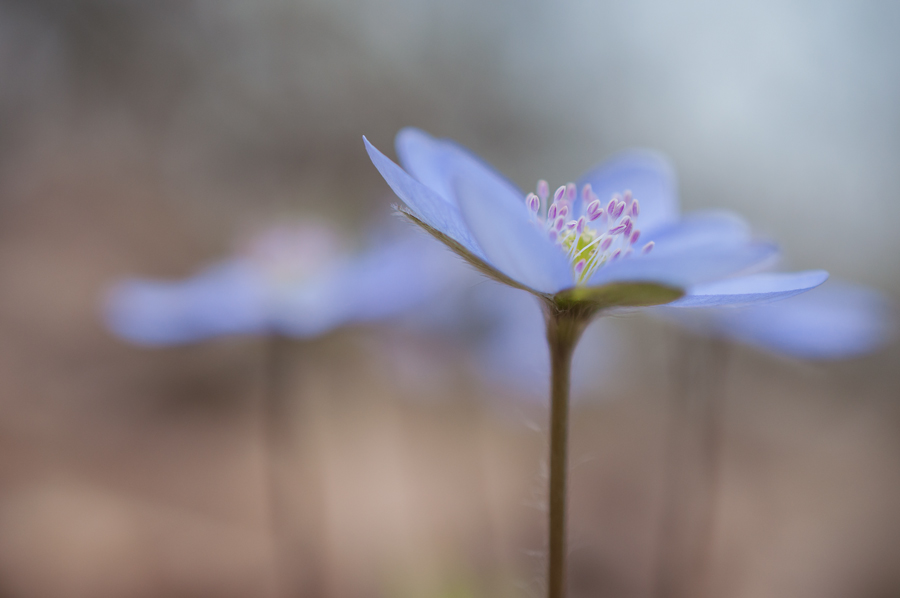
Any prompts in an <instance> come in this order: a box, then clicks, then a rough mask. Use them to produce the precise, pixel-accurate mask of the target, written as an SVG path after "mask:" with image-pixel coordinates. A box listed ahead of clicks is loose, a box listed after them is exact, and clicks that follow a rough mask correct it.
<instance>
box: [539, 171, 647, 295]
mask: <svg viewBox="0 0 900 598" xmlns="http://www.w3.org/2000/svg"><path fill="white" fill-rule="evenodd" d="M536 191H537V193H529V194H528V197H526V198H525V205H526V206H527V207H528V210H529V211H530V213H531V215H532V218H533V219H534V222H535V224H536V225H537V226H540V227H541V228H542V229H543V230H545V231H546V233H547V235H548V237H549V238H550V240H551V241H553V243H555V244H556V245H557V246H558V247H559V248H560V249H562V250H563V251H565V253H566V255H567V256H568V257H569V260H570V261H571V263H572V271H573V272H574V274H575V282H576V283H577V284H583V283H585V282H586V281H588V280H590V278H591V275H592V274H593V273H594V272H596V271H597V269H598V268H600V267H601V266H603V264H606V263H607V262H612V261H615V260H618V259H624V258H627V257H629V256H631V255H632V254H633V253H634V246H635V244H636V243H637V242H638V240H639V239H640V237H641V231H640V230H638V228H637V226H636V225H637V220H638V216H640V213H641V207H640V205H639V204H638V201H637V200H636V199H635V198H634V197H633V196H632V194H631V191H628V190H626V191H624V192H623V193H621V194H619V193H616V194H615V195H613V196H612V198H611V199H610V200H609V201H608V202H607V203H606V205H603V202H602V201H601V200H600V198H599V197H597V194H596V193H594V190H593V189H591V185H590V184H587V185H585V186H584V187H582V189H581V200H582V201H581V205H580V208H581V209H580V211H581V213H579V214H575V213H574V210H575V207H574V206H575V199H576V198H577V197H578V187H577V186H576V185H575V183H568V184H567V185H563V186H561V187H560V188H559V189H557V190H556V192H555V193H554V194H553V198H552V200H551V201H549V202H548V199H550V186H549V185H548V184H547V181H545V180H543V179H541V180H540V181H538V184H537V189H536ZM544 206H546V209H544ZM652 249H653V241H650V242H649V243H647V244H645V245H644V246H643V247H642V248H641V249H640V253H642V254H645V253H648V252H649V251H650V250H652Z"/></svg>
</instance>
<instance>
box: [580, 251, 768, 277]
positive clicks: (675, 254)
mask: <svg viewBox="0 0 900 598" xmlns="http://www.w3.org/2000/svg"><path fill="white" fill-rule="evenodd" d="M777 255H778V247H777V246H776V245H774V244H772V243H768V242H761V241H753V242H721V243H710V244H707V245H698V246H693V247H687V248H685V249H683V250H681V251H668V252H661V253H660V254H657V253H656V250H655V249H654V250H653V252H651V253H650V254H648V255H641V256H633V257H630V258H624V259H621V260H618V261H615V262H613V263H611V264H606V265H604V266H602V267H601V268H599V269H598V270H597V272H595V273H594V275H593V276H592V277H591V279H590V281H589V282H588V286H601V285H605V284H608V283H611V282H638V281H647V282H657V283H661V284H664V285H670V286H675V287H680V288H689V287H691V286H693V285H696V284H700V283H703V282H709V281H712V280H717V279H720V278H724V277H726V276H730V275H733V274H735V273H737V272H741V271H746V270H748V269H750V268H752V267H754V266H758V265H759V264H761V263H767V262H769V261H771V260H772V259H773V258H774V257H776V256H777Z"/></svg>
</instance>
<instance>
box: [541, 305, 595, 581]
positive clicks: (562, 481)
mask: <svg viewBox="0 0 900 598" xmlns="http://www.w3.org/2000/svg"><path fill="white" fill-rule="evenodd" d="M586 324H587V319H586V318H585V317H583V316H581V315H578V314H574V313H572V312H567V311H563V312H560V311H556V310H552V309H548V311H547V342H548V344H549V346H550V499H549V507H550V508H549V536H550V541H549V558H548V563H547V596H548V598H563V597H564V596H565V595H566V478H567V474H568V463H567V461H568V441H569V378H570V374H571V369H572V354H573V353H574V352H575V346H576V345H577V344H578V339H579V337H580V336H581V333H582V331H583V330H584V327H585V325H586Z"/></svg>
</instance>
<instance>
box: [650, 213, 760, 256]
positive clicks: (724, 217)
mask: <svg viewBox="0 0 900 598" xmlns="http://www.w3.org/2000/svg"><path fill="white" fill-rule="evenodd" d="M751 238H752V237H751V230H750V227H749V225H748V224H747V223H746V222H745V221H744V219H743V218H741V217H740V216H739V215H737V214H734V213H732V212H727V211H702V212H693V213H690V214H686V215H685V216H684V217H683V218H681V219H680V220H679V221H678V222H675V223H671V224H669V225H667V226H664V227H663V228H662V229H660V230H659V231H657V232H656V233H654V234H652V235H642V239H646V240H647V241H653V243H654V247H653V253H654V254H655V255H663V254H666V253H673V254H674V253H679V252H683V251H687V250H690V249H695V248H697V247H711V246H714V245H723V244H724V245H733V244H736V243H745V242H748V241H750V239H751Z"/></svg>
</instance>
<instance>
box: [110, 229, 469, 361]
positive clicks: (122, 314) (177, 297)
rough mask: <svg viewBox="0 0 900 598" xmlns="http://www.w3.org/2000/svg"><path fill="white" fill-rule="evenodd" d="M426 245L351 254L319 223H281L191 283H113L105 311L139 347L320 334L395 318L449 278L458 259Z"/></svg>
mask: <svg viewBox="0 0 900 598" xmlns="http://www.w3.org/2000/svg"><path fill="white" fill-rule="evenodd" d="M433 245H434V244H433V243H430V242H428V241H427V239H424V238H422V236H420V235H415V236H412V235H410V236H408V238H402V239H400V240H398V241H394V242H391V243H389V244H382V245H379V246H375V247H373V248H371V249H370V250H368V251H366V252H363V253H359V254H356V255H352V254H349V253H347V252H346V251H344V249H343V248H344V247H345V246H346V244H345V243H343V242H342V240H341V239H339V238H338V236H337V235H336V234H335V232H334V231H333V230H331V229H330V228H328V227H326V226H324V225H322V224H316V223H305V224H301V225H298V226H293V227H288V226H280V227H276V228H274V229H271V230H269V231H268V232H266V233H265V234H263V235H261V236H259V237H257V238H255V239H253V240H252V241H251V242H250V243H249V244H248V246H247V247H246V248H244V250H242V251H241V252H239V254H238V255H237V256H235V257H232V258H231V259H228V260H226V261H223V262H221V263H218V264H215V265H212V266H210V267H208V268H206V269H205V270H203V271H202V272H200V273H199V274H197V275H195V276H193V277H192V278H189V279H188V280H184V281H177V282H169V281H156V280H145V279H131V280H125V281H122V282H119V283H118V284H116V285H115V286H114V287H113V288H112V289H111V290H110V292H109V293H108V295H107V297H106V302H105V306H104V317H105V320H106V323H107V325H108V326H109V328H110V329H111V330H112V331H114V332H115V333H116V334H118V335H119V336H121V337H122V338H125V339H127V340H129V341H132V342H135V343H139V344H146V345H168V344H177V343H186V342H191V341H198V340H202V339H205V338H209V337H214V336H219V335H229V334H254V333H265V332H276V333H280V334H284V335H287V336H293V337H312V336H317V335H320V334H323V333H325V332H328V331H329V330H331V329H333V328H336V327H338V326H341V325H344V324H350V323H354V322H368V321H374V320H380V319H384V318H388V317H391V316H394V315H397V314H400V313H401V312H403V311H405V310H407V309H410V308H412V307H414V306H416V305H418V304H420V303H422V302H423V301H425V300H426V299H428V298H429V297H432V296H433V295H434V294H436V293H438V292H439V291H440V290H441V289H443V288H444V287H445V285H447V284H449V283H451V282H452V281H453V276H452V272H453V271H454V268H453V265H454V264H453V262H455V261H456V260H454V259H452V258H449V259H448V256H447V254H446V252H443V251H435V248H434V246H433ZM448 262H450V263H448ZM448 273H450V274H449V275H448Z"/></svg>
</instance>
